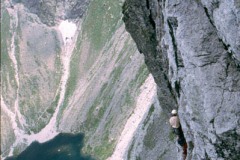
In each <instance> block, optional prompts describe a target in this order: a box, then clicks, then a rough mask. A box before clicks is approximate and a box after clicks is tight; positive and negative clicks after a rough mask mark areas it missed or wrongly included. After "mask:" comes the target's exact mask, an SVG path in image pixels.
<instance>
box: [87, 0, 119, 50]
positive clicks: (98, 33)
mask: <svg viewBox="0 0 240 160" xmlns="http://www.w3.org/2000/svg"><path fill="white" fill-rule="evenodd" d="M87 14H88V15H87V17H86V20H85V22H84V24H83V31H84V33H86V34H87V36H88V37H89V38H90V41H91V46H93V47H94V49H95V50H96V51H97V50H99V49H101V48H102V47H103V46H104V44H105V43H106V42H108V41H109V39H110V38H111V36H112V34H113V33H114V32H115V30H116V29H117V27H118V26H117V22H118V21H119V20H121V6H120V4H119V1H118V0H101V1H99V0H93V1H92V2H91V4H90V6H89V8H88V13H87Z"/></svg>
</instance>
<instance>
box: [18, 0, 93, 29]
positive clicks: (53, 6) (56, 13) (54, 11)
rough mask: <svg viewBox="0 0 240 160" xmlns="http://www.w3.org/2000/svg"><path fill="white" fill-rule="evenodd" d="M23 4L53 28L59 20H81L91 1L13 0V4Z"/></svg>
mask: <svg viewBox="0 0 240 160" xmlns="http://www.w3.org/2000/svg"><path fill="white" fill-rule="evenodd" d="M15 3H21V4H23V5H24V6H25V7H26V8H28V10H29V12H31V13H33V14H36V15H37V16H38V17H39V18H40V19H41V21H42V23H44V24H47V25H49V26H53V25H55V24H56V22H57V21H58V20H59V19H62V20H64V19H75V20H76V19H79V18H82V16H83V15H84V13H85V11H86V9H87V6H88V4H89V0H81V1H77V0H70V1H67V2H66V1H59V0H41V1H39V0H13V4H15Z"/></svg>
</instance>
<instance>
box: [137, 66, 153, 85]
mask: <svg viewBox="0 0 240 160" xmlns="http://www.w3.org/2000/svg"><path fill="white" fill-rule="evenodd" d="M149 73H150V72H149V70H148V68H147V66H146V64H145V63H143V64H142V66H141V67H140V68H139V70H138V73H137V75H136V77H135V80H134V81H135V83H136V84H137V88H139V87H140V86H141V85H142V84H143V83H144V82H145V80H146V78H147V77H148V75H149Z"/></svg>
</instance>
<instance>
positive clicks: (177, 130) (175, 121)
mask: <svg viewBox="0 0 240 160" xmlns="http://www.w3.org/2000/svg"><path fill="white" fill-rule="evenodd" d="M171 114H172V116H171V118H170V119H169V122H170V125H171V126H172V128H173V133H174V134H176V135H177V136H178V139H177V142H178V144H179V145H180V146H181V147H182V148H183V159H184V160H185V159H186V157H187V142H186V139H185V137H184V134H183V131H182V127H181V124H180V120H179V118H178V115H177V110H175V109H174V110H172V112H171Z"/></svg>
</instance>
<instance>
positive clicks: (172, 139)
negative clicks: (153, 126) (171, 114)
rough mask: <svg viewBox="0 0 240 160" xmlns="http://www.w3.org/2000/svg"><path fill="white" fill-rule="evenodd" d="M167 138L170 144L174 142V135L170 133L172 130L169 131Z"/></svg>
mask: <svg viewBox="0 0 240 160" xmlns="http://www.w3.org/2000/svg"><path fill="white" fill-rule="evenodd" d="M168 138H169V140H170V141H172V142H173V141H174V139H175V135H174V133H173V132H172V130H170V132H169V135H168Z"/></svg>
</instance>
